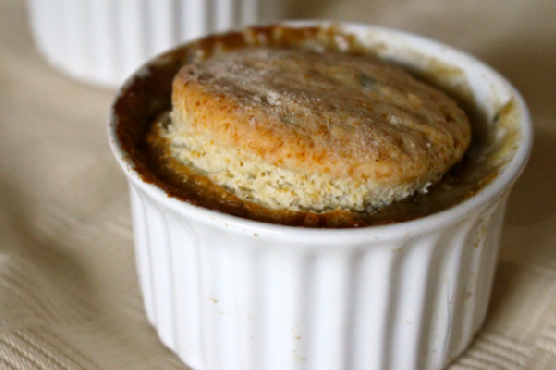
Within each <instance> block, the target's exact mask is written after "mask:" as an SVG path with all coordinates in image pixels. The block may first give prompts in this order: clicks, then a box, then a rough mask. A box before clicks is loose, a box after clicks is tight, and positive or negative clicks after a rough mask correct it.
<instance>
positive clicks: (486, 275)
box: [110, 25, 532, 370]
mask: <svg viewBox="0 0 556 370" xmlns="http://www.w3.org/2000/svg"><path fill="white" fill-rule="evenodd" d="M344 30H345V31H347V32H351V33H354V34H355V35H357V36H359V37H360V39H361V41H362V42H365V43H367V44H368V45H375V44H377V45H388V46H387V47H381V49H380V50H382V51H381V53H383V56H384V57H386V58H390V59H395V60H397V61H399V62H403V61H405V62H409V63H412V65H414V66H415V67H416V68H417V69H419V68H424V64H423V63H422V61H423V59H421V58H420V57H418V55H421V56H422V55H427V56H434V57H435V58H437V59H438V60H440V61H444V62H447V63H451V64H452V65H456V66H459V67H461V69H462V70H463V71H464V77H465V79H466V80H467V81H468V82H469V84H470V86H471V87H472V89H473V90H474V92H475V94H474V95H475V96H476V98H477V101H476V104H477V105H478V106H479V108H480V110H481V111H482V112H483V114H484V115H485V117H490V118H492V117H493V116H494V115H495V114H496V110H497V109H498V108H499V107H500V106H501V105H500V104H504V102H505V101H509V100H510V99H513V100H515V101H516V102H517V103H516V104H518V110H519V112H520V117H519V118H520V125H521V131H522V132H521V135H522V138H521V143H519V144H520V146H519V147H518V148H517V150H516V152H515V154H514V155H513V159H512V161H511V162H510V163H509V164H508V165H507V166H506V167H505V168H504V169H503V171H502V172H501V174H500V175H499V176H498V177H497V178H496V180H494V181H493V182H492V183H491V184H489V185H488V186H487V187H486V188H484V189H483V190H482V191H481V192H479V193H478V194H477V195H476V196H475V197H473V198H470V199H468V200H467V201H465V202H463V203H462V204H460V205H458V206H456V207H454V208H452V209H450V210H448V211H444V212H440V213H437V214H434V215H432V216H429V217H425V218H422V219H418V220H416V221H412V222H406V223H399V224H393V225H384V226H377V227H369V228H363V229H350V230H316V229H304V228H295V227H286V226H280V225H271V224H263V223H258V222H254V221H248V220H244V219H240V218H237V217H233V216H229V215H226V214H221V213H218V212H213V211H209V210H206V209H202V208H198V207H195V206H192V205H189V204H186V203H184V202H181V201H179V200H176V199H172V198H169V197H168V196H167V195H166V194H165V193H164V192H163V191H162V190H161V189H159V188H157V187H155V186H152V185H148V184H146V183H144V182H143V181H142V180H141V179H140V178H139V177H138V175H137V174H136V173H135V172H134V171H133V169H132V166H130V165H129V164H128V163H127V162H126V159H125V153H122V151H121V149H120V148H119V146H118V139H117V137H116V135H115V133H114V122H115V118H114V117H112V125H111V128H110V142H111V145H112V149H113V151H114V153H115V156H116V158H117V159H118V160H119V161H120V163H121V164H122V168H123V170H124V172H125V173H126V175H127V177H128V180H129V184H130V192H131V203H132V207H133V222H134V229H135V246H136V257H137V268H138V273H139V278H140V285H141V289H142V292H143V295H144V298H145V304H146V311H147V316H148V319H149V320H150V322H151V323H152V324H153V325H154V326H155V327H156V328H157V330H158V333H159V336H160V338H161V340H162V341H163V343H164V344H165V345H167V346H168V347H169V348H171V349H172V350H173V351H174V352H175V353H176V354H177V355H178V356H179V357H180V358H181V359H182V360H183V361H184V362H185V363H187V364H188V365H189V366H191V367H192V368H193V369H196V370H240V369H245V370H338V369H342V370H440V369H442V368H444V367H445V366H446V365H447V364H448V363H449V362H450V361H452V360H453V359H454V358H455V357H457V356H458V355H460V354H461V353H462V352H463V351H464V349H465V348H466V347H467V346H468V345H469V343H470V342H471V341H472V339H473V337H474V335H475V334H476V333H477V331H478V330H479V328H480V327H481V324H482V323H483V321H484V319H485V315H486V310H487V304H488V300H489V295H490V290H491V285H492V280H493V275H494V271H495V267H496V260H497V254H498V247H499V240H500V231H501V227H502V223H503V214H504V205H505V202H506V199H507V197H508V193H509V190H510V188H511V186H512V184H513V182H514V181H515V179H516V178H517V177H518V175H519V174H520V172H521V171H522V169H523V166H524V165H525V162H526V160H527V157H528V154H529V151H530V148H531V141H532V134H531V123H530V119H529V116H528V113H527V109H526V107H525V105H524V103H523V100H522V99H521V97H520V96H519V94H518V93H517V92H516V91H515V90H514V89H513V88H512V87H511V86H510V85H509V84H508V83H507V82H506V81H505V80H504V79H503V78H501V77H500V76H499V75H498V74H496V73H495V72H493V71H492V70H490V69H489V68H488V67H486V66H485V65H483V64H481V63H480V62H478V61H476V60H475V59H473V58H471V57H468V56H466V55H464V54H462V53H459V52H456V51H454V50H452V49H450V48H448V47H446V46H444V45H441V44H438V43H435V42H432V41H430V40H425V39H422V38H418V37H415V36H411V35H407V34H404V33H400V32H396V31H392V30H387V29H382V28H374V27H365V26H356V25H345V26H344Z"/></svg>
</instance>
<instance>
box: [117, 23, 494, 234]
mask: <svg viewBox="0 0 556 370" xmlns="http://www.w3.org/2000/svg"><path fill="white" fill-rule="evenodd" d="M334 32H335V31H334V30H332V29H327V32H326V33H323V32H322V29H319V28H304V29H288V28H283V27H265V28H256V29H252V30H251V31H250V32H248V33H246V34H237V33H233V34H229V35H227V36H226V37H221V38H209V39H206V40H203V41H202V42H200V43H197V44H192V45H188V46H186V47H183V48H181V49H177V50H175V51H173V52H171V53H169V54H166V55H165V56H163V57H162V58H161V59H160V60H159V63H156V64H152V65H150V66H149V68H148V71H147V72H148V73H145V74H144V75H143V76H141V77H138V78H136V79H135V80H134V81H133V82H132V84H131V85H130V86H128V87H127V88H125V89H123V91H122V97H121V98H120V99H118V101H117V102H116V104H115V106H114V110H115V113H116V115H117V118H118V127H117V135H118V137H119V139H120V141H121V145H122V148H123V149H124V151H125V152H127V153H129V155H130V157H131V158H130V159H131V160H132V163H133V164H134V168H135V170H136V171H137V172H138V173H139V174H140V175H141V176H142V178H143V180H144V181H145V182H147V183H153V184H155V185H157V186H159V187H160V188H162V189H163V190H165V191H166V192H167V193H168V195H169V196H170V197H175V198H178V199H181V200H183V201H186V202H189V203H192V204H194V205H198V206H201V207H205V208H208V209H212V210H217V211H220V212H224V213H228V214H231V215H235V216H239V217H243V218H247V219H251V220H256V221H261V222H268V223H276V224H284V225H294V226H304V227H321V228H340V227H363V226H370V225H379V224H388V223H397V222H404V221H408V220H413V219H416V218H420V217H424V216H427V215H430V214H433V213H436V212H439V211H442V210H446V209H448V208H451V207H453V206H455V205H457V204H459V203H461V202H462V201H463V200H465V199H467V198H469V197H472V196H473V195H474V194H475V193H476V192H477V191H478V190H480V189H481V188H483V187H484V186H485V185H486V184H487V183H488V182H490V181H491V180H492V179H493V178H494V177H496V174H497V169H496V168H493V167H492V166H489V164H488V161H485V160H477V158H484V154H485V152H486V147H487V144H486V142H487V140H486V138H485V137H483V135H484V130H474V131H473V138H472V142H471V147H470V149H469V150H468V152H467V154H466V155H465V156H464V158H463V160H462V162H461V163H459V164H457V165H456V166H454V167H453V168H452V169H451V170H450V171H449V172H448V173H447V174H446V175H445V176H444V177H443V178H442V179H441V180H440V182H438V183H437V184H435V185H434V186H431V187H430V188H429V191H428V193H427V194H415V195H414V196H412V197H410V198H407V199H405V200H403V201H400V202H396V203H394V204H392V205H390V206H388V207H385V208H382V209H381V210H379V211H377V212H375V213H371V214H368V213H364V212H350V211H334V212H326V213H313V212H303V211H279V210H269V209H267V208H265V207H263V206H260V205H258V204H256V203H253V202H250V201H244V200H241V199H239V198H237V197H236V196H235V195H233V194H232V193H231V192H229V191H227V190H226V189H224V188H221V187H219V186H217V185H215V184H213V183H212V182H211V181H210V180H209V179H208V178H207V177H206V176H204V175H201V174H198V173H195V172H194V171H193V170H192V169H190V168H188V167H187V166H184V165H182V164H180V163H178V162H177V161H176V160H174V159H173V158H172V157H171V155H170V154H169V150H168V147H169V145H168V143H167V142H166V141H167V140H168V139H165V138H162V137H160V136H159V135H158V124H153V123H161V124H163V121H164V118H161V117H164V115H163V113H164V112H167V111H169V110H170V94H171V82H172V79H173V76H174V75H175V74H176V73H177V71H178V70H179V69H180V68H181V66H182V65H184V64H185V63H190V62H192V61H196V60H202V59H204V58H206V57H208V56H210V54H211V53H213V52H218V51H220V50H225V49H237V48H241V47H245V46H246V45H247V44H248V43H249V45H253V44H255V45H261V46H271V47H286V48H290V47H307V45H309V47H311V43H313V44H314V43H319V45H321V46H322V45H324V46H325V47H327V48H329V49H339V48H340V46H341V45H346V43H347V44H349V45H351V47H350V49H351V50H353V51H356V52H358V51H360V49H358V47H357V45H356V43H355V42H354V41H353V39H352V38H350V37H349V36H345V35H341V34H338V33H334ZM308 41H309V42H308ZM462 106H463V107H464V108H466V104H465V102H463V104H462ZM470 116H471V118H473V117H472V115H470ZM159 121H161V122H159Z"/></svg>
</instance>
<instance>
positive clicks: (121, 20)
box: [27, 0, 288, 87]
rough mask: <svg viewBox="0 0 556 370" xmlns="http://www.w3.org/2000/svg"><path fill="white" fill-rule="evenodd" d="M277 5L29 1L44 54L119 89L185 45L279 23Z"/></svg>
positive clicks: (217, 0) (282, 6)
mask: <svg viewBox="0 0 556 370" xmlns="http://www.w3.org/2000/svg"><path fill="white" fill-rule="evenodd" d="M287 4H288V3H287V2H285V1H277V0H265V1H258V0H209V1H205V0H69V1H68V0H27V5H28V9H29V15H30V21H31V28H32V31H33V35H34V37H35V41H36V45H37V48H38V49H39V51H40V52H41V53H42V54H43V55H44V56H45V57H46V59H47V60H48V61H49V62H50V63H51V64H52V65H53V66H55V67H56V68H58V69H59V70H61V71H62V72H64V73H66V74H68V75H70V76H72V77H75V78H77V79H79V80H82V81H84V82H88V83H92V84H95V85H100V86H106V87H118V86H119V85H120V84H121V83H122V82H123V81H124V79H125V78H126V77H128V76H129V75H130V74H131V73H132V72H133V71H134V70H135V69H136V68H137V67H138V66H139V65H140V64H141V63H143V62H144V61H145V60H147V59H148V58H152V57H153V56H155V55H156V54H157V53H159V52H161V51H163V50H167V49H169V48H170V47H172V46H174V45H176V44H178V43H179V42H181V41H184V40H189V39H193V38H197V37H201V36H204V35H206V34H208V33H212V32H218V31H222V30H228V29H230V28H233V27H240V26H243V25H249V24H256V23H259V22H269V21H276V20H279V19H280V18H282V17H283V16H284V12H286V11H287Z"/></svg>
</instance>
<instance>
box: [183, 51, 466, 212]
mask: <svg viewBox="0 0 556 370" xmlns="http://www.w3.org/2000/svg"><path fill="white" fill-rule="evenodd" d="M172 104H173V124H174V125H175V126H177V127H178V129H181V130H182V132H183V133H185V134H186V135H190V136H202V137H204V138H205V139H207V140H209V141H213V142H214V143H217V145H218V146H221V147H222V148H225V149H230V150H232V151H233V150H236V151H239V152H241V153H242V155H243V154H246V155H248V156H249V158H255V159H256V160H257V161H260V162H262V163H266V164H268V165H271V166H275V167H277V168H280V169H283V170H287V171H293V172H295V173H296V174H303V175H307V176H311V175H314V174H318V175H323V176H326V178H327V179H330V181H336V180H342V181H343V180H347V182H346V183H347V184H348V185H349V186H350V187H353V188H355V187H359V186H363V187H365V188H367V189H371V190H372V191H371V190H369V191H368V197H370V198H372V199H367V200H366V201H365V202H367V203H366V204H370V205H372V206H373V207H380V206H382V205H386V204H389V203H391V202H392V201H394V200H399V199H403V198H405V197H407V196H409V195H410V194H412V193H413V192H414V191H416V190H417V191H425V190H426V188H427V186H429V185H431V184H433V183H435V182H436V181H438V180H439V179H440V177H441V176H442V175H443V174H444V173H446V172H447V171H448V170H449V168H450V167H452V166H453V165H454V164H455V163H457V162H459V161H460V160H461V158H462V157H463V154H464V152H465V150H466V149H467V147H468V146H469V143H470V138H471V128H470V125H469V122H468V119H467V117H466V115H465V113H464V112H463V111H462V110H461V109H460V108H459V107H458V106H457V104H456V102H455V101H453V100H452V99H450V98H449V97H447V96H446V95H445V94H444V93H442V92H440V91H438V90H436V89H434V88H431V87H429V86H428V85H426V84H424V83H422V82H420V81H418V80H416V79H415V78H413V77H412V76H410V75H408V74H407V73H406V72H404V71H403V70H402V69H400V68H398V67H396V66H393V65H390V64H386V63H383V62H380V61H377V60H375V59H374V58H372V57H370V56H364V55H359V54H353V53H346V52H332V51H327V52H316V51H303V50H273V49H263V48H259V49H256V48H253V49H249V48H245V49H241V50H238V51H229V52H225V53H222V54H217V55H214V56H213V57H211V58H209V59H208V60H206V61H204V62H203V63H199V64H189V65H186V66H185V67H183V68H182V69H181V71H180V72H179V74H178V75H177V76H176V78H175V79H174V83H173V93H172ZM193 165H195V162H194V161H193ZM293 185H294V186H295V184H293ZM242 186H244V185H242ZM258 201H261V200H260V199H258ZM261 203H263V204H264V203H265V202H264V200H263V201H262V202H261ZM278 207H279V206H278ZM357 207H359V208H357ZM357 207H356V209H358V210H360V208H361V204H359V205H358V206H357ZM273 208H276V207H273ZM332 208H334V205H333V204H332ZM340 208H342V209H349V208H350V207H349V206H347V207H340ZM293 209H294V210H295V208H293ZM302 209H311V207H305V206H304V207H302ZM329 209H331V206H330V205H328V206H326V205H325V206H319V207H317V208H315V210H317V211H320V210H329Z"/></svg>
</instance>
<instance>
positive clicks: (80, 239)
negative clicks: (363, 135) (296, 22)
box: [0, 0, 556, 370]
mask: <svg viewBox="0 0 556 370" xmlns="http://www.w3.org/2000/svg"><path fill="white" fill-rule="evenodd" d="M290 13H291V14H290V15H291V17H295V18H330V19H343V20H351V21H358V22H367V23H372V24H378V25H385V26H390V27H396V28H401V29H404V30H408V31H411V32H416V33H419V34H422V35H424V36H428V37H433V38H437V39H440V40H442V41H444V42H447V43H449V44H451V45H453V46H455V47H457V48H460V49H463V50H466V51H468V52H470V53H472V54H474V55H476V56H477V57H478V58H480V59H482V60H484V61H485V62H487V63H489V64H491V65H492V66H494V67H495V68H496V69H498V70H499V71H500V72H501V73H502V74H504V75H506V76H507V77H508V78H509V79H510V80H511V81H512V82H513V83H514V85H515V86H516V87H517V88H518V89H520V90H521V91H522V93H523V95H524V96H525V99H526V100H527V102H528V103H529V106H530V108H531V112H532V115H533V119H534V121H535V130H536V142H535V147H534V150H533V153H532V157H531V161H530V163H529V165H528V167H527V169H526V170H525V172H524V174H523V176H522V178H521V179H520V180H519V181H518V182H517V184H516V185H515V188H514V191H513V193H512V195H511V198H510V201H509V205H508V208H507V216H506V221H505V225H504V233H503V237H502V246H501V254H500V260H499V266H498V272H497V275H496V279H495V283H494V289H493V295H492V299H491V305H490V309H489V313H488V318H487V321H486V324H485V326H484V327H483V328H482V330H481V331H480V333H479V334H478V336H477V338H476V339H475V341H474V342H473V344H472V345H471V347H470V348H469V349H468V350H467V351H466V352H465V353H464V355H463V356H462V357H461V358H459V359H457V360H455V361H454V363H453V364H452V365H451V366H450V368H449V369H450V370H464V369H465V370H472V369H473V370H483V369H484V370H487V369H488V370H494V369H496V370H498V369H500V370H554V369H556V186H555V185H556V167H555V165H556V104H554V97H555V96H556V68H554V66H553V63H554V61H555V60H556V22H554V15H555V14H556V2H554V1H550V0H546V1H543V0H538V1H521V0H493V1H490V2H484V1H478V0H460V1H442V0H412V1H409V0H406V1H401V0H394V1H387V0H374V1H368V0H346V1H342V2H336V1H332V0H306V1H302V2H297V3H296V5H293V6H292V7H291V9H290ZM27 20H28V19H27V13H26V10H25V2H24V1H23V0H0V369H25V370H27V369H49V370H50V369H53V370H58V369H60V370H70V369H77V370H82V369H83V370H85V369H86V370H92V369H96V370H105V369H176V370H177V369H186V366H185V365H183V364H182V363H181V362H180V361H179V360H178V359H177V358H176V357H175V356H174V355H173V354H172V353H171V352H170V351H169V350H168V349H166V348H165V347H164V346H163V345H162V344H160V342H159V341H158V338H157V335H156V333H155V331H154V329H152V328H151V327H150V325H149V324H148V323H147V321H146V319H145V313H144V310H143V303H142V298H141V295H140V293H139V288H138V285H137V281H136V275H135V269H134V256H133V238H132V225H131V220H130V211H129V199H128V193H127V185H126V182H125V180H124V176H123V175H122V174H121V172H120V170H119V168H118V165H117V164H116V162H115V160H114V159H113V158H112V154H111V153H110V150H109V148H108V143H107V138H106V122H107V112H108V107H109V104H110V101H111V99H112V97H113V96H114V94H115V91H112V90H101V89H96V88H93V87H90V86H86V85H83V84H81V83H78V82H75V81H73V80H71V79H69V78H67V77H66V76H64V75H62V74H60V73H59V72H58V71H56V70H54V69H52V68H51V67H50V66H49V65H47V63H46V62H45V61H44V60H43V58H41V56H40V55H39V53H38V52H37V51H35V48H34V43H33V40H32V37H31V34H30V31H29V26H28V23H27ZM254 370H256V369H254Z"/></svg>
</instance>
